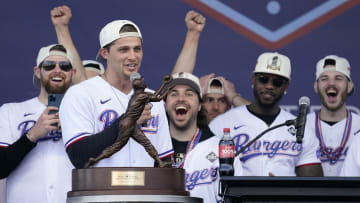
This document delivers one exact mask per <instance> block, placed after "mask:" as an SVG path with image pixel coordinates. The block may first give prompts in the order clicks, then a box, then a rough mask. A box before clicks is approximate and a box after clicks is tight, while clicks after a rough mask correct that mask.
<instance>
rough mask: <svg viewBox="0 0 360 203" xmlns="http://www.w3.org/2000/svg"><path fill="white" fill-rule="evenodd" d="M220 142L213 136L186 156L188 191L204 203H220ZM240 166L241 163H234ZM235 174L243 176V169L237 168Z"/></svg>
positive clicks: (185, 166) (185, 167)
mask: <svg viewBox="0 0 360 203" xmlns="http://www.w3.org/2000/svg"><path fill="white" fill-rule="evenodd" d="M219 142H220V139H219V138H217V137H215V136H213V137H211V138H209V139H206V140H204V141H202V142H200V143H198V144H197V145H196V146H195V148H194V149H192V150H191V151H190V152H188V153H187V154H186V159H185V162H184V167H183V168H184V169H185V171H186V176H185V181H186V182H185V183H186V190H187V191H189V192H190V196H192V197H200V198H202V199H203V200H204V203H214V202H220V200H221V198H220V196H219V195H218V194H219V182H220V178H219V157H218V155H219ZM234 165H236V166H239V163H234ZM235 173H237V174H240V175H241V174H242V168H241V167H237V168H235Z"/></svg>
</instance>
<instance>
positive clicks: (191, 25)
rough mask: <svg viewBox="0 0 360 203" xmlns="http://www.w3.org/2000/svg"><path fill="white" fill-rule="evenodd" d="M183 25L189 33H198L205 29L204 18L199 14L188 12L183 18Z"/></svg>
mask: <svg viewBox="0 0 360 203" xmlns="http://www.w3.org/2000/svg"><path fill="white" fill-rule="evenodd" d="M185 23H186V26H187V29H188V31H189V32H198V33H200V32H201V31H202V30H203V29H204V27H205V23H206V18H205V17H204V16H202V15H201V14H200V13H197V12H195V11H189V12H188V13H187V14H186V16H185Z"/></svg>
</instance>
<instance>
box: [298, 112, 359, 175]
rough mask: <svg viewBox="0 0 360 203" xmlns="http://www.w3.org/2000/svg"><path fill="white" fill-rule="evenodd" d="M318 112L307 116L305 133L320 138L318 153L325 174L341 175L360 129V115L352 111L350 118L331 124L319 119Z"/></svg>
mask: <svg viewBox="0 0 360 203" xmlns="http://www.w3.org/2000/svg"><path fill="white" fill-rule="evenodd" d="M317 113H318V112H314V113H311V114H309V115H308V116H307V119H306V128H305V129H306V130H305V134H309V135H307V136H314V137H317V139H319V146H317V150H316V153H317V154H318V156H319V157H320V160H321V165H322V168H323V172H324V176H339V175H340V170H341V168H342V165H343V163H344V159H345V157H346V154H347V152H348V149H349V146H350V143H351V142H352V139H353V137H354V134H355V133H359V131H360V116H358V115H357V114H355V113H350V114H349V117H348V119H346V118H344V119H343V120H342V121H339V122H337V123H336V124H334V125H329V124H328V123H326V122H323V121H321V120H319V119H317V117H316V114H317ZM321 146H322V147H321ZM340 147H341V148H342V150H340V149H339V148H340Z"/></svg>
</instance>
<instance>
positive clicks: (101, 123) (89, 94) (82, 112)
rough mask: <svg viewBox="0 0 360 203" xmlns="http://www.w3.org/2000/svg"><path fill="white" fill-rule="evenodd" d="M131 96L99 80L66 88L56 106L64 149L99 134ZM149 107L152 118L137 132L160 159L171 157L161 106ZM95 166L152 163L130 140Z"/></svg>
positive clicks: (169, 138) (161, 103)
mask: <svg viewBox="0 0 360 203" xmlns="http://www.w3.org/2000/svg"><path fill="white" fill-rule="evenodd" d="M146 91H149V90H148V89H146ZM132 94H133V90H132V91H131V92H130V93H129V94H127V95H126V94H124V93H123V92H121V91H119V90H118V89H116V88H115V87H112V86H110V84H109V83H107V82H106V81H105V80H103V79H102V78H101V77H99V76H96V77H94V78H91V79H89V80H86V81H84V82H81V83H79V84H77V85H74V86H72V87H70V88H69V89H68V90H67V92H66V94H65V95H64V98H63V100H62V102H61V105H60V121H61V126H62V131H63V137H64V144H65V148H68V147H69V146H70V145H71V144H73V143H75V142H77V141H79V140H81V139H82V138H84V137H86V136H90V135H92V134H96V133H98V132H101V131H103V130H104V128H105V127H107V126H109V125H110V124H111V123H112V122H113V121H115V120H116V119H117V118H118V117H119V116H121V115H122V114H123V113H124V112H125V110H126V108H127V105H128V102H129V100H130V98H131V96H132ZM152 105H153V106H152V108H151V115H152V118H151V120H150V121H148V123H147V126H146V127H142V128H141V129H142V131H143V132H144V133H145V135H146V136H147V138H148V139H149V140H150V141H151V143H152V144H153V145H154V147H155V148H156V150H157V151H158V153H159V157H160V158H164V157H167V156H171V155H172V154H173V153H174V151H173V149H172V144H171V137H170V133H169V127H168V121H167V118H166V114H165V109H164V103H163V102H154V103H152ZM96 166H109V167H110V166H113V167H152V166H154V160H153V159H152V158H151V157H150V156H149V155H148V153H147V152H146V151H145V149H144V147H143V146H142V145H140V144H138V143H137V142H136V141H135V140H133V139H132V138H131V139H129V142H128V143H127V144H126V145H125V146H124V147H123V148H122V149H121V150H120V151H119V152H117V153H115V154H114V155H113V156H111V157H110V158H107V159H103V160H101V161H99V162H98V163H97V164H96Z"/></svg>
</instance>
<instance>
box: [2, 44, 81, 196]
mask: <svg viewBox="0 0 360 203" xmlns="http://www.w3.org/2000/svg"><path fill="white" fill-rule="evenodd" d="M72 62H73V57H72V54H71V53H70V51H69V50H67V49H65V48H64V47H63V46H62V45H56V44H53V45H50V46H47V47H43V48H41V49H40V51H39V54H38V56H37V59H36V66H35V67H34V75H33V84H34V86H35V87H37V88H39V89H40V94H39V96H37V97H35V98H32V99H29V100H27V101H24V102H20V103H8V104H4V105H3V106H2V107H1V108H0V130H1V135H0V159H1V163H2V164H1V166H0V168H1V170H0V176H1V177H0V178H6V177H7V179H6V189H7V194H6V202H7V203H15V202H52V203H53V202H56V203H64V202H65V201H66V192H67V191H69V190H70V189H71V169H72V168H73V167H72V165H71V162H70V161H69V159H68V158H67V156H66V152H65V150H64V147H63V142H62V136H61V130H60V128H59V127H60V124H59V115H58V113H55V114H49V112H50V111H57V110H58V108H57V107H51V106H48V107H47V105H48V95H49V94H50V93H57V94H64V93H65V91H66V90H67V89H68V88H69V86H70V85H71V82H72V76H73V74H74V72H75V70H74V69H73V68H72ZM35 146H36V147H35Z"/></svg>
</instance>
